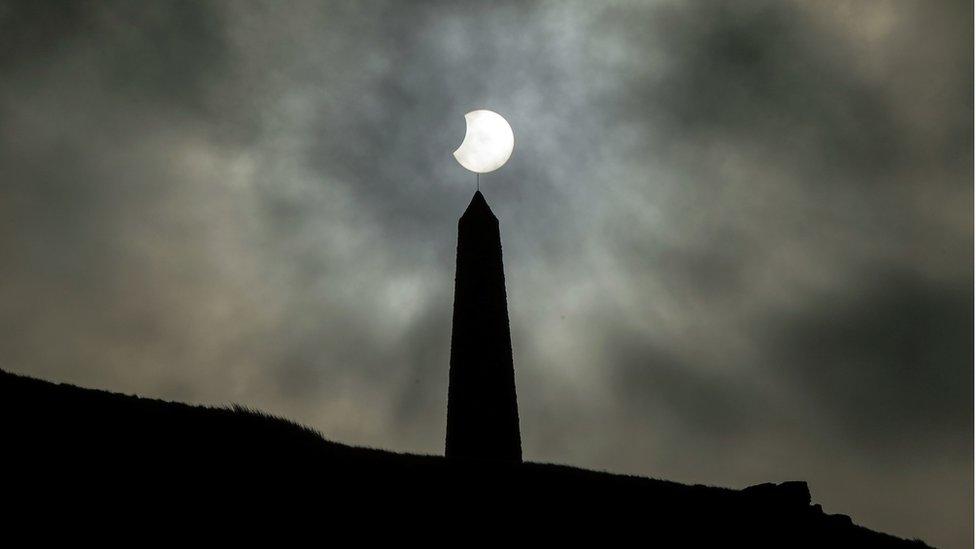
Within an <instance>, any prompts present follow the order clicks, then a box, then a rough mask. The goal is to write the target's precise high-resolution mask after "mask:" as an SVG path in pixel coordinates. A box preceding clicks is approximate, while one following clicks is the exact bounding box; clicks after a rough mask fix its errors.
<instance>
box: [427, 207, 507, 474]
mask: <svg viewBox="0 0 976 549" xmlns="http://www.w3.org/2000/svg"><path fill="white" fill-rule="evenodd" d="M449 383H450V386H449V389H448V399H447V441H446V448H445V454H446V455H447V457H450V458H471V459H492V460H504V461H522V440H521V435H520V434H519V418H518V403H517V401H516V397H515V366H514V362H513V359H512V337H511V332H510V329H509V324H508V304H507V300H506V296H505V273H504V267H503V264H502V243H501V235H500V233H499V230H498V219H497V218H496V217H495V215H494V214H493V213H492V211H491V208H489V207H488V203H487V202H486V201H485V198H484V196H483V195H482V194H481V192H476V193H475V195H474V198H472V199H471V204H469V205H468V208H467V210H465V212H464V215H462V216H461V219H460V221H459V222H458V246H457V271H456V274H455V279H454V321H453V327H452V333H451V370H450V382H449Z"/></svg>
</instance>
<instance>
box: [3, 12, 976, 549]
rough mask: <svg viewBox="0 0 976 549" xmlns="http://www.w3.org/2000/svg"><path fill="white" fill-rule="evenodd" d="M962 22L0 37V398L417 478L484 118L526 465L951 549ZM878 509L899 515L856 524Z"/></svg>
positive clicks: (961, 523) (950, 16)
mask: <svg viewBox="0 0 976 549" xmlns="http://www.w3.org/2000/svg"><path fill="white" fill-rule="evenodd" d="M971 20H972V6H971V4H968V3H965V2H950V1H946V2H905V3H897V4H895V3H872V4H870V5H868V4H866V3H860V2H835V3H830V4H801V3H789V2H786V3H784V2H759V1H756V2H721V3H716V2H700V3H698V2H693V3H672V2H616V3H608V4H605V5H601V4H596V3H592V2H537V3H521V2H519V3H516V2H511V3H509V2H505V3H490V4H489V3H464V4H459V3H446V2H444V3H441V2H432V3H403V2H292V3H289V4H286V5H283V4H280V3H274V2H268V3H263V2H256V3H239V2H202V3H201V2H187V3H182V2H161V3H153V4H131V3H125V2H119V3H114V2H107V3H82V2H76V3H71V4H67V5H61V4H48V3H44V2H32V3H7V4H3V5H2V6H0V75H2V77H3V78H2V81H0V229H2V230H0V303H3V308H2V310H0V327H2V328H3V330H2V331H0V334H2V335H0V354H2V355H3V356H4V358H5V361H6V363H5V366H4V367H5V368H7V367H9V368H11V369H13V370H15V371H18V372H22V373H27V374H32V375H39V376H42V377H48V378H53V379H58V380H64V381H69V382H74V383H80V384H83V385H89V386H98V387H104V388H108V389H113V390H123V391H128V392H138V393H141V394H146V395H150V396H160V397H166V398H179V399H188V400H193V401H198V402H228V401H236V402H240V403H242V404H245V405H249V406H254V407H259V408H263V409H266V410H268V411H271V412H273V413H278V414H284V415H287V416H290V417H293V418H295V419H297V420H299V421H303V422H307V423H309V424H311V425H312V426H313V427H315V428H318V429H320V430H321V431H323V432H324V433H325V434H326V436H329V437H331V438H335V439H337V440H340V441H343V442H348V443H354V444H367V445H372V446H383V447H388V448H391V449H395V450H403V451H419V452H431V453H434V452H439V451H440V450H441V442H442V437H443V429H444V417H443V414H444V407H445V401H446V394H445V391H446V382H447V351H448V348H449V341H450V333H449V326H450V304H451V297H452V290H453V269H454V263H453V261H454V257H453V253H454V246H455V244H456V243H455V230H456V229H455V227H456V221H457V217H458V215H460V213H461V211H462V210H463V208H464V206H465V205H466V204H467V201H468V200H469V199H470V193H471V191H472V190H473V189H472V187H473V183H474V181H473V177H472V176H471V174H469V173H467V172H465V171H464V170H463V169H461V168H460V167H459V166H457V165H456V163H455V162H454V160H453V158H451V156H450V152H451V151H452V150H453V149H454V148H455V147H456V146H457V144H458V143H459V142H460V140H461V138H462V136H463V131H464V128H463V118H462V116H463V114H464V112H466V111H467V110H469V109H472V108H477V107H487V108H492V109H494V110H497V111H499V112H501V113H503V114H504V115H505V116H506V117H507V118H508V119H509V120H510V122H511V123H512V125H513V127H514V128H515V132H516V150H515V154H514V156H513V158H512V160H511V161H510V162H509V163H508V164H507V165H506V166H505V167H504V168H503V169H502V170H499V171H498V172H495V173H492V174H489V175H488V176H486V177H484V178H483V179H482V188H483V190H484V191H485V193H486V195H487V197H488V200H489V201H490V202H491V204H492V207H493V208H494V210H495V212H496V214H497V215H498V216H499V218H500V219H501V223H502V238H503V244H504V247H505V261H506V268H507V272H506V275H507V282H508V292H509V298H510V309H511V310H510V313H511V316H512V328H513V340H514V347H515V352H516V368H517V381H518V390H519V395H520V405H521V408H520V411H521V419H522V428H523V435H524V436H523V439H524V444H525V451H526V455H528V456H530V457H531V458H533V459H539V460H547V461H558V462H565V463H573V464H578V465H584V466H589V467H595V468H600V469H610V470H616V471H620V472H628V473H637V474H647V475H652V476H656V477H666V478H675V479H678V480H683V481H688V482H715V483H721V484H727V485H743V484H747V483H751V482H761V481H765V480H778V479H786V478H790V477H800V478H805V479H807V480H809V481H810V483H811V486H812V487H813V490H814V493H815V494H816V497H817V498H818V500H821V501H824V502H825V503H827V504H829V505H830V506H831V507H830V510H832V511H838V512H845V513H849V514H851V515H853V516H854V517H856V518H857V519H858V520H859V521H861V522H862V523H864V524H866V525H867V526H870V527H873V528H878V529H882V530H886V531H891V532H893V533H896V534H900V535H905V536H919V537H922V538H924V539H926V540H928V541H930V542H933V543H936V544H939V545H946V546H966V545H970V544H971V537H970V536H971V530H972V504H971V494H969V497H968V500H967V497H965V496H966V494H962V492H961V491H959V490H958V489H957V487H958V486H971V485H972V462H971V454H970V453H968V452H969V451H970V450H971V441H972V439H971V438H970V437H971V433H972V424H971V423H970V422H971V419H970V416H969V414H968V412H967V410H968V407H969V406H970V405H971V404H972V400H971V394H970V393H969V392H968V390H967V389H966V388H967V387H969V386H970V384H971V382H972V377H971V376H972V373H971V370H970V369H969V368H970V365H971V362H972V356H971V354H970V351H969V350H968V349H971V343H972V339H971V319H969V316H968V314H967V311H969V310H971V307H972V299H973V297H972V291H971V289H970V288H971V284H972V260H973V257H972V244H973V241H972V211H971V208H970V205H971V204H972V198H973V197H972V179H971V174H972V156H971V154H972V153H971V151H972V125H971V124H972V122H971V121H972V112H973V111H972V103H971V97H972V91H973V90H972V57H971V49H970V46H971V45H972V29H971V27H970V23H969V22H970V21H971ZM967 319H969V320H967ZM906 440H909V441H911V442H910V443H908V442H905V441H906ZM964 454H965V455H964ZM851 486H856V491H857V494H867V495H864V496H861V495H857V494H855V495H852V494H851V490H850V487H851ZM906 493H925V494H932V497H931V498H928V499H930V500H933V501H924V502H919V501H914V500H910V499H907V498H903V497H902V501H903V502H904V503H903V504H902V505H901V506H899V507H897V508H893V507H891V506H890V505H888V504H887V503H885V501H887V500H898V498H899V497H901V496H899V494H901V495H902V496H903V495H904V494H906ZM870 494H877V496H876V497H871V496H868V495H870ZM937 496H938V501H934V500H935V499H936V497H937Z"/></svg>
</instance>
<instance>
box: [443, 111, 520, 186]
mask: <svg viewBox="0 0 976 549" xmlns="http://www.w3.org/2000/svg"><path fill="white" fill-rule="evenodd" d="M464 120H465V122H466V123H467V130H466V131H465V134H464V141H463V142H461V146H460V147H458V149H457V150H456V151H454V158H456V159H457V161H458V162H459V163H460V164H461V165H462V166H464V167H465V168H467V169H468V170H470V171H472V172H475V173H488V172H493V171H495V170H497V169H498V168H501V167H502V166H503V165H504V164H505V162H508V159H509V158H510V157H511V156H512V150H513V149H514V148H515V134H514V133H513V132H512V126H510V125H509V124H508V121H507V120H505V119H504V118H503V117H502V115H500V114H498V113H496V112H494V111H489V110H484V109H481V110H477V111H471V112H469V113H468V114H466V115H464Z"/></svg>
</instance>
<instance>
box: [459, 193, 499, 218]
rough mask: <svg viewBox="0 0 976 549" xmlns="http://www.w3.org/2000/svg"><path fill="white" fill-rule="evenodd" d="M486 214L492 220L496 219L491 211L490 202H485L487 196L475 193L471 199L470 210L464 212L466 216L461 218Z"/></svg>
mask: <svg viewBox="0 0 976 549" xmlns="http://www.w3.org/2000/svg"><path fill="white" fill-rule="evenodd" d="M484 214H487V215H489V216H491V217H492V218H494V217H495V214H494V213H493V212H492V211H491V207H490V206H489V205H488V201H487V200H485V195H483V194H481V191H475V192H474V196H473V197H471V203H470V204H468V208H467V209H466V210H464V215H462V216H461V217H469V216H472V215H484Z"/></svg>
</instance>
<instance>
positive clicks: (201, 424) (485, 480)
mask: <svg viewBox="0 0 976 549" xmlns="http://www.w3.org/2000/svg"><path fill="white" fill-rule="evenodd" d="M0 413H2V418H3V420H2V425H3V430H2V436H3V452H4V454H5V459H4V471H5V477H6V478H5V483H4V487H5V492H4V495H5V500H6V501H8V502H9V501H14V502H18V503H19V504H20V510H21V512H22V513H28V514H30V513H31V510H32V509H33V510H35V511H36V513H37V514H38V516H43V517H45V519H46V520H50V521H51V523H52V524H57V520H56V518H57V517H58V515H59V514H60V513H69V512H70V513H71V514H72V515H74V516H75V518H77V515H78V514H80V513H82V514H87V515H89V516H91V515H96V514H97V515H99V516H103V517H107V519H111V520H118V519H119V517H120V516H129V517H131V516H133V515H136V516H139V517H141V518H142V519H143V520H146V519H147V518H149V519H152V520H156V521H159V522H160V525H161V526H163V527H168V526H167V525H168V522H167V521H169V520H170V517H171V514H170V513H173V512H177V513H178V511H180V510H185V509H186V508H188V507H192V508H196V509H201V508H208V509H209V512H211V513H217V512H218V511H227V510H228V509H238V508H248V509H249V511H250V512H249V513H248V516H250V517H254V516H256V515H257V516H260V515H261V514H262V513H267V515H266V516H271V515H276V516H278V517H279V518H278V520H280V514H281V512H282V511H283V510H285V509H287V510H296V509H298V510H300V511H301V514H302V515H303V516H304V517H309V516H316V517H318V521H317V522H316V523H315V524H316V526H317V527H322V528H325V529H327V530H328V532H329V536H334V535H338V533H339V532H343V533H346V534H350V533H352V534H355V535H357V536H362V537H363V539H375V538H376V537H377V536H379V537H381V538H384V539H403V537H404V536H410V537H416V536H418V535H421V534H422V533H425V532H428V533H431V534H433V533H437V534H447V535H449V536H450V538H449V539H453V540H455V541H458V538H457V536H459V535H463V536H466V537H465V538H464V539H465V540H467V541H477V540H479V539H483V538H484V536H489V537H498V536H500V535H501V536H504V537H509V538H511V539H512V540H515V539H518V540H526V539H539V540H545V541H549V542H553V541H582V540H594V539H599V540H600V541H601V542H611V543H615V544H624V543H627V544H628V545H630V544H640V545H660V546H673V545H680V546H701V545H713V544H719V543H722V544H723V545H727V546H743V545H744V546H777V547H814V546H817V547H819V546H823V547H924V546H925V545H924V544H922V543H921V542H917V541H916V542H909V541H905V540H900V539H898V538H894V537H892V536H888V535H885V534H879V533H876V532H872V531H870V530H867V529H865V528H861V527H859V526H857V525H854V524H852V523H851V521H850V519H849V518H848V517H845V516H843V515H827V514H824V513H823V512H822V511H821V510H820V507H819V506H818V505H811V504H810V495H809V492H808V490H807V486H806V484H805V483H803V482H787V483H782V484H779V485H773V484H764V485H759V486H753V487H750V488H746V489H744V490H730V489H725V488H715V487H707V486H699V485H696V486H688V485H683V484H678V483H674V482H667V481H662V480H654V479H648V478H639V477H628V476H622V475H611V474H607V473H600V472H594V471H587V470H582V469H576V468H571V467H564V466H558V465H544V464H535V463H521V464H518V463H490V462H477V461H460V460H447V459H445V458H443V457H435V456H418V455H408V454H395V453H391V452H385V451H380V450H371V449H365V448H354V447H350V446H346V445H342V444H337V443H334V442H329V441H327V440H325V439H323V438H322V437H321V436H320V435H319V434H318V433H316V432H315V431H313V430H311V429H308V428H306V427H302V426H300V425H297V424H295V423H292V422H289V421H286V420H283V419H279V418H275V417H271V416H268V415H264V414H261V413H259V412H254V411H250V410H247V409H244V408H239V407H234V408H230V409H228V408H207V407H199V406H188V405H185V404H178V403H170V402H164V401H160V400H152V399H145V398H138V397H133V396H125V395H120V394H115V393H109V392H105V391H97V390H90V389H82V388H79V387H74V386H71V385H64V384H54V383H49V382H46V381H41V380H37V379H32V378H28V377H23V376H18V375H14V374H10V373H6V372H2V371H0ZM581 443H585V441H584V442H581ZM716 459H721V458H720V456H716ZM65 502H70V505H69V504H66V503H65ZM68 508H70V511H68V510H66V509H68ZM305 520H307V518H306V519H305ZM249 526H253V525H248V524H243V525H242V524H238V525H237V527H239V528H240V527H243V528H247V527H249ZM467 541H466V542H464V543H460V545H468V544H469V543H467Z"/></svg>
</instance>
